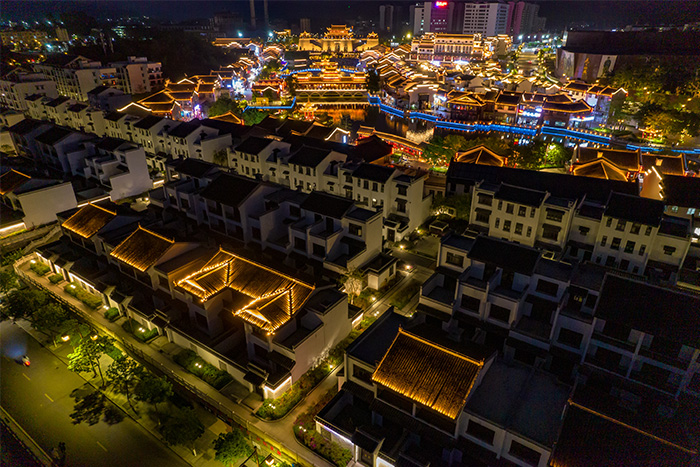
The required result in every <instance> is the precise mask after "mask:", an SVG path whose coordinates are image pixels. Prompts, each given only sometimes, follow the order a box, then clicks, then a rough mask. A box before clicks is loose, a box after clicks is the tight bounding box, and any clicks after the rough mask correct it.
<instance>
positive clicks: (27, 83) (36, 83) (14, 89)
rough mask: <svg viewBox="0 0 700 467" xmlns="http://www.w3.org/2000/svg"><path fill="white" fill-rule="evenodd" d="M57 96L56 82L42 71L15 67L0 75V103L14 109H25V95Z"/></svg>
mask: <svg viewBox="0 0 700 467" xmlns="http://www.w3.org/2000/svg"><path fill="white" fill-rule="evenodd" d="M32 95H34V96H46V97H47V98H52V99H54V98H56V97H58V91H57V90H56V83H54V82H53V81H51V80H50V79H47V78H46V76H44V75H43V74H42V73H33V72H31V71H29V70H24V69H22V68H15V69H14V70H12V71H10V72H9V73H7V74H5V75H4V76H2V77H0V105H1V106H3V107H7V108H10V109H14V110H27V103H26V101H25V98H26V97H27V96H32Z"/></svg>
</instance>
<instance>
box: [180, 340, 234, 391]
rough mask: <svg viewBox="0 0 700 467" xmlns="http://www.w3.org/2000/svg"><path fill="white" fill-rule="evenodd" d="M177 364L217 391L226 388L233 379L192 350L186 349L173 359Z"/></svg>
mask: <svg viewBox="0 0 700 467" xmlns="http://www.w3.org/2000/svg"><path fill="white" fill-rule="evenodd" d="M173 359H174V360H175V363H177V364H178V365H180V366H181V367H183V368H184V369H185V370H187V371H189V372H190V373H192V374H193V375H195V376H197V377H198V378H200V379H202V380H203V381H205V382H206V383H208V384H209V385H211V386H213V387H214V388H216V389H221V388H223V387H224V386H226V385H227V384H228V383H229V382H230V381H231V380H232V379H233V377H232V376H231V375H230V374H228V373H227V372H225V371H223V370H219V369H218V368H216V367H215V366H214V365H211V364H209V363H207V362H205V361H204V360H202V358H201V357H199V356H198V355H197V354H196V353H194V352H193V351H192V350H190V349H184V350H183V351H181V352H180V353H179V354H177V355H175V357H174V358H173Z"/></svg>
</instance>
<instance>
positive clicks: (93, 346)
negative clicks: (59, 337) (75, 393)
mask: <svg viewBox="0 0 700 467" xmlns="http://www.w3.org/2000/svg"><path fill="white" fill-rule="evenodd" d="M81 335H82V337H81V338H80V340H79V342H78V345H76V346H75V348H74V349H73V353H71V354H69V355H68V369H69V370H70V371H74V372H76V373H84V372H88V371H92V373H93V375H94V376H95V377H97V375H98V374H99V375H100V380H102V386H103V387H104V386H105V378H104V375H103V374H102V365H101V364H100V358H101V357H102V355H104V354H105V352H106V350H107V348H108V347H109V346H111V345H112V343H113V342H114V340H113V339H112V338H110V337H107V336H97V335H96V334H91V335H85V334H83V332H82V331H81ZM107 376H108V377H109V369H107Z"/></svg>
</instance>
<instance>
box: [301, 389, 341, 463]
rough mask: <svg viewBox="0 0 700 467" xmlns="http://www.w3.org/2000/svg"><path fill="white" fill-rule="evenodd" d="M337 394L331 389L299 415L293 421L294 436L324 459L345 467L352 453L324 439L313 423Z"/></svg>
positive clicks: (335, 390)
mask: <svg viewBox="0 0 700 467" xmlns="http://www.w3.org/2000/svg"><path fill="white" fill-rule="evenodd" d="M337 392H338V389H337V388H332V389H331V390H330V391H328V392H327V393H326V394H324V395H323V396H322V397H321V399H320V400H319V401H318V402H317V403H316V404H314V405H312V406H311V407H309V410H307V411H306V412H304V413H303V414H301V415H299V417H297V419H296V420H295V421H294V434H295V435H296V437H297V439H298V440H299V441H301V442H302V443H304V444H305V445H306V446H307V447H308V448H309V449H311V450H312V451H314V452H316V453H318V454H319V455H321V456H323V457H325V458H326V459H328V460H329V461H331V462H333V463H334V464H335V465H337V466H338V467H345V466H346V465H347V464H348V463H349V462H350V461H351V460H352V453H351V452H350V451H349V450H348V449H345V448H343V447H342V446H341V445H339V444H338V443H335V442H333V441H330V440H327V439H326V438H324V437H323V436H322V435H321V434H320V433H319V432H318V431H316V422H315V421H314V417H315V416H316V414H318V412H320V411H321V409H322V408H323V407H324V406H325V405H326V404H328V402H330V400H331V399H332V398H333V396H335V394H336V393H337Z"/></svg>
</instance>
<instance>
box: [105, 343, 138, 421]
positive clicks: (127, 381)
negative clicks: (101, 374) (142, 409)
mask: <svg viewBox="0 0 700 467" xmlns="http://www.w3.org/2000/svg"><path fill="white" fill-rule="evenodd" d="M143 371H144V369H143V367H142V366H141V365H139V364H138V363H136V362H135V361H134V360H132V359H130V358H128V357H126V356H124V355H122V356H121V357H119V358H117V359H116V360H114V362H113V363H112V364H111V365H110V366H109V367H108V368H107V379H108V380H109V382H110V383H112V384H113V385H114V390H115V391H117V392H118V393H120V394H124V395H125V396H126V401H127V402H128V403H129V407H131V410H133V411H134V412H136V409H135V408H134V406H133V405H132V404H131V394H132V392H133V390H134V387H135V386H136V384H137V383H138V379H139V377H140V376H141V375H142V374H143Z"/></svg>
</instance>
